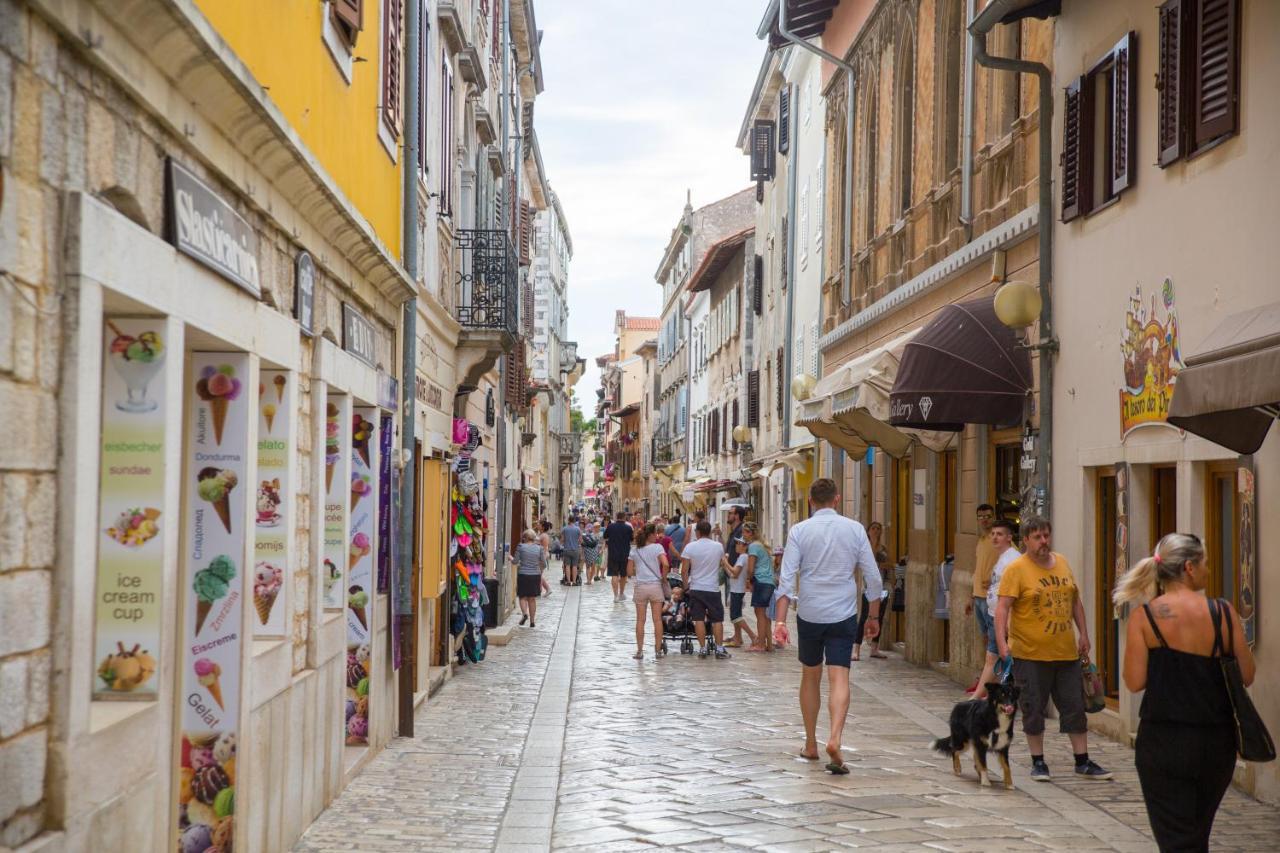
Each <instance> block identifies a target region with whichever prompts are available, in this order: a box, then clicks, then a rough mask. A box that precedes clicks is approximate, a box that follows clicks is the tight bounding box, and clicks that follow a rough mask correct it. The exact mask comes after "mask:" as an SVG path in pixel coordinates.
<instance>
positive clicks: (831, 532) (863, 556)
mask: <svg viewBox="0 0 1280 853" xmlns="http://www.w3.org/2000/svg"><path fill="white" fill-rule="evenodd" d="M839 502H840V494H839V492H838V491H837V490H836V484H835V481H834V480H831V479H828V478H825V477H824V478H822V479H820V480H815V481H814V483H813V485H812V486H811V487H810V488H809V506H810V509H811V511H812V512H813V515H812V516H811V517H810V518H809V519H807V520H805V521H802V522H800V523H798V524H796V525H793V526H792V528H791V530H790V532H789V533H788V535H787V544H786V548H785V549H783V552H782V577H781V579H780V581H779V585H778V605H777V611H778V620H777V622H776V623H774V624H775V628H774V632H773V636H774V639H775V640H776V641H777V642H778V643H779V644H786V642H787V641H788V639H789V637H788V632H787V625H786V621H787V610H788V608H789V607H790V606H791V601H792V599H795V598H796V597H797V596H796V591H797V586H799V592H800V595H799V600H798V602H797V606H796V633H797V635H798V636H797V646H798V649H799V657H800V663H801V664H802V665H803V666H804V670H803V673H802V675H801V679H800V713H801V715H802V716H803V717H804V749H803V750H802V751H801V752H800V756H801V757H802V758H807V759H809V760H810V761H817V760H818V738H817V733H816V731H817V725H818V708H819V706H820V705H821V704H822V665H823V661H824V660H825V662H826V666H827V711H828V714H829V716H830V718H831V731H830V735H829V737H828V739H827V747H826V749H827V755H828V756H829V757H830V759H831V760H830V761H829V762H828V763H827V770H828V771H829V772H831V773H835V774H845V773H848V772H849V768H848V767H846V766H845V763H844V755H843V753H842V752H841V751H840V739H841V736H842V735H843V734H844V724H845V719H846V718H847V717H848V715H849V666H850V661H851V659H852V657H853V642H854V638H855V636H856V635H857V628H858V583H857V580H856V575H855V572H861V573H862V579H863V584H864V586H865V592H864V594H865V595H866V596H867V599H868V600H869V601H879V600H880V592H881V589H882V588H883V584H882V583H881V581H880V568H879V567H878V566H877V565H876V557H875V553H874V552H873V551H872V549H871V541H870V540H869V539H868V538H867V531H866V530H864V529H863V527H862V525H861V524H859V523H858V522H856V521H854V520H853V519H850V518H845V517H844V516H842V515H840V514H839V513H838V512H836V510H835V508H836V506H838V505H839ZM879 635H880V620H879V619H878V618H877V617H876V616H874V615H871V616H868V617H867V622H866V636H867V638H868V639H872V640H874V639H875V638H876V637H878V636H879Z"/></svg>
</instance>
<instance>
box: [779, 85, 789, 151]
mask: <svg viewBox="0 0 1280 853" xmlns="http://www.w3.org/2000/svg"><path fill="white" fill-rule="evenodd" d="M790 148H791V87H790V86H783V87H782V90H781V91H780V92H778V153H779V154H786V153H787V151H788V150H789V149H790Z"/></svg>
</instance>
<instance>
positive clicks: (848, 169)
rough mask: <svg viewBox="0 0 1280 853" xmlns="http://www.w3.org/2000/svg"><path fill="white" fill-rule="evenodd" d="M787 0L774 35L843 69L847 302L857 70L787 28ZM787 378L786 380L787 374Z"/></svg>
mask: <svg viewBox="0 0 1280 853" xmlns="http://www.w3.org/2000/svg"><path fill="white" fill-rule="evenodd" d="M787 2H788V0H778V34H779V35H781V36H782V37H783V38H784V39H786V40H787V41H789V42H791V43H792V44H794V45H796V46H797V47H801V48H803V49H805V50H807V51H809V52H810V53H812V54H815V55H817V56H819V57H821V58H822V59H825V60H826V61H827V62H830V63H831V64H832V65H834V66H836V67H837V68H841V69H843V70H844V73H845V82H846V89H845V123H844V159H845V169H844V220H843V226H844V230H845V232H846V233H845V234H842V235H841V237H840V243H841V246H842V248H843V258H844V262H843V269H842V271H841V275H840V300H841V302H842V304H844V305H848V304H849V300H850V299H851V298H852V297H853V289H852V281H853V241H852V239H851V238H850V236H849V233H848V232H849V231H850V229H851V228H852V227H853V83H854V78H855V77H856V75H857V72H856V71H855V70H854V67H853V66H852V65H850V64H849V63H847V62H845V61H844V60H843V59H841V58H839V57H838V56H836V55H834V54H831V53H828V52H827V51H825V50H823V49H822V48H820V47H818V46H816V45H813V44H810V43H809V42H807V41H805V40H804V39H802V38H800V37H799V36H797V35H796V34H795V33H793V32H791V31H790V30H789V29H787ZM788 381H790V377H789V376H788Z"/></svg>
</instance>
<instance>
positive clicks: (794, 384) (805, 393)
mask: <svg viewBox="0 0 1280 853" xmlns="http://www.w3.org/2000/svg"><path fill="white" fill-rule="evenodd" d="M817 384H818V380H816V379H814V378H813V377H812V376H810V375H809V374H807V373H797V374H796V375H795V378H793V379H792V380H791V396H792V397H795V398H796V399H797V400H800V401H804V400H808V399H809V395H811V394H812V393H813V388H814V386H815V385H817Z"/></svg>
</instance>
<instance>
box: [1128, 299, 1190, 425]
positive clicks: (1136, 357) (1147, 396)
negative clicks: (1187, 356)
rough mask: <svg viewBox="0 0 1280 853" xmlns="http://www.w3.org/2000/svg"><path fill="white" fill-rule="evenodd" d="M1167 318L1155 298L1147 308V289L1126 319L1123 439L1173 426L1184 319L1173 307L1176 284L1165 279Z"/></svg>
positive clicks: (1131, 303) (1133, 302)
mask: <svg viewBox="0 0 1280 853" xmlns="http://www.w3.org/2000/svg"><path fill="white" fill-rule="evenodd" d="M1161 302H1162V305H1163V308H1164V311H1163V315H1164V316H1163V318H1161V316H1160V312H1158V311H1157V309H1156V297H1155V294H1152V295H1151V303H1150V308H1147V307H1144V306H1143V302H1142V287H1141V286H1138V287H1137V288H1135V289H1134V294H1133V295H1132V296H1130V297H1129V310H1128V311H1127V312H1126V313H1125V331H1124V335H1123V337H1122V339H1121V343H1120V352H1121V354H1122V355H1123V357H1124V385H1123V387H1121V389H1120V439H1121V441H1123V440H1124V439H1125V438H1127V437H1128V435H1129V433H1131V432H1132V431H1133V430H1135V429H1137V428H1138V427H1141V426H1168V425H1169V424H1168V420H1167V419H1168V416H1169V403H1170V402H1171V401H1172V400H1173V388H1174V385H1175V384H1176V383H1177V381H1178V372H1179V371H1181V370H1182V368H1183V363H1182V351H1181V349H1180V348H1179V343H1178V314H1177V311H1176V310H1175V309H1174V304H1173V282H1172V281H1170V280H1169V279H1165V282H1164V287H1163V288H1162V289H1161Z"/></svg>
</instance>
